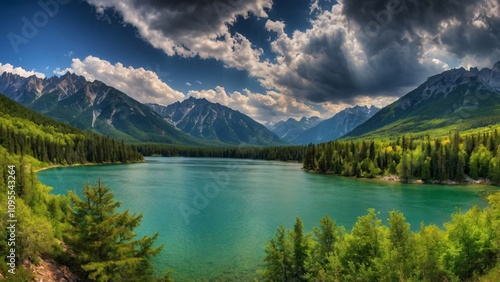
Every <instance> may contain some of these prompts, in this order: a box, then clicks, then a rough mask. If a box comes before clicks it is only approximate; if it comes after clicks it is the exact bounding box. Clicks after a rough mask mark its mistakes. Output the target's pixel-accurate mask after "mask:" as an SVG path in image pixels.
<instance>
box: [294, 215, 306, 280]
mask: <svg viewBox="0 0 500 282" xmlns="http://www.w3.org/2000/svg"><path fill="white" fill-rule="evenodd" d="M291 235H292V236H291V237H292V239H293V277H294V278H295V279H294V280H295V281H304V276H305V274H306V268H305V263H306V259H307V254H308V250H307V248H308V246H307V238H306V236H305V235H304V224H303V223H302V220H301V219H300V217H298V216H297V218H296V222H295V225H294V227H293V233H292V234H291Z"/></svg>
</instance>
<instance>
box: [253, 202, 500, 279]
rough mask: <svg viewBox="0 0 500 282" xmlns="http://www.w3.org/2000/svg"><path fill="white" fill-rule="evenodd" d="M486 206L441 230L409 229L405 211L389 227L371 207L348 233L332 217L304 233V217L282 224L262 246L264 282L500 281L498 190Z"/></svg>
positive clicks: (458, 214) (393, 214)
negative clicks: (284, 225)
mask: <svg viewBox="0 0 500 282" xmlns="http://www.w3.org/2000/svg"><path fill="white" fill-rule="evenodd" d="M488 200H489V206H487V207H486V208H484V209H482V210H481V209H479V208H478V207H477V206H474V207H473V208H471V209H470V210H469V211H467V212H465V213H462V212H456V213H454V214H453V215H452V216H451V221H449V222H447V223H445V224H444V230H443V229H441V228H439V227H438V226H436V225H424V224H423V223H422V224H421V226H420V229H419V230H418V231H416V232H414V231H411V229H410V224H409V223H407V222H406V219H405V217H404V215H403V214H401V213H400V212H398V211H391V212H390V213H389V218H388V219H387V223H388V225H385V224H382V220H381V219H380V214H379V213H377V212H376V211H375V210H373V209H369V210H368V214H366V215H364V216H359V217H358V220H357V222H356V223H355V224H354V226H353V227H352V229H351V230H350V232H347V231H346V229H345V228H344V227H343V226H337V224H336V223H335V221H332V219H331V218H330V217H328V216H325V217H324V218H322V219H321V221H320V225H319V228H318V227H315V228H313V231H312V232H311V233H305V232H304V225H303V223H302V221H301V219H300V218H299V217H297V219H296V223H295V225H294V227H293V229H291V230H286V229H285V228H284V227H283V226H279V227H278V230H277V231H276V233H275V235H274V237H273V238H272V239H271V240H270V241H268V242H267V244H266V245H265V252H266V255H265V258H264V261H263V263H264V266H265V268H264V269H262V270H261V271H259V273H260V275H261V276H262V278H263V279H264V280H265V281H498V277H499V276H498V275H499V272H500V265H499V264H498V262H499V254H500V193H496V194H491V195H490V196H489V197H488Z"/></svg>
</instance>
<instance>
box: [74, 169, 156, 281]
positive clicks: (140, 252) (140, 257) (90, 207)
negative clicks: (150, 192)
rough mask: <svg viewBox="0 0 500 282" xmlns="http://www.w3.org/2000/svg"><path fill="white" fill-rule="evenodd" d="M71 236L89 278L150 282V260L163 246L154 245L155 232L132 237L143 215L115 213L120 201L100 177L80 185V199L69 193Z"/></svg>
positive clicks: (152, 271) (151, 267) (152, 272)
mask: <svg viewBox="0 0 500 282" xmlns="http://www.w3.org/2000/svg"><path fill="white" fill-rule="evenodd" d="M70 197H71V202H72V205H73V208H72V218H71V220H70V222H71V225H72V229H73V230H72V232H71V233H70V234H72V236H71V237H70V238H68V241H69V242H70V245H71V247H72V248H73V250H74V251H75V253H76V256H77V260H78V261H79V262H80V263H81V266H82V269H83V270H84V271H85V272H86V273H87V275H88V278H89V279H91V280H96V281H151V280H152V279H153V278H154V269H153V265H152V264H151V259H152V258H153V257H155V256H156V255H157V254H158V253H159V252H160V251H161V249H162V247H163V246H160V247H153V244H154V242H155V240H156V239H157V238H158V234H155V235H154V236H153V237H144V238H142V239H135V236H136V234H135V233H134V232H133V230H134V229H135V228H136V227H138V226H139V224H140V222H141V219H142V215H136V214H130V213H129V211H128V210H127V211H125V212H122V213H120V212H117V211H115V210H116V209H117V208H119V207H120V202H118V201H115V200H114V199H113V197H114V195H113V194H112V193H111V192H110V190H109V188H107V187H106V186H105V185H104V184H103V183H102V182H101V179H99V181H98V182H97V183H96V184H95V185H94V186H90V184H86V185H85V186H84V187H83V200H82V199H80V198H79V197H78V196H77V195H76V194H74V193H71V192H70Z"/></svg>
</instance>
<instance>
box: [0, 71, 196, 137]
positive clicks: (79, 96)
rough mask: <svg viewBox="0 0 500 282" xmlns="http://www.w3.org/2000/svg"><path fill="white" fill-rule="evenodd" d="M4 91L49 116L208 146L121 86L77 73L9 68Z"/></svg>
mask: <svg viewBox="0 0 500 282" xmlns="http://www.w3.org/2000/svg"><path fill="white" fill-rule="evenodd" d="M0 92H2V93H5V95H6V96H7V97H9V98H10V99H12V100H14V101H17V102H19V103H21V104H23V105H25V106H27V107H29V108H32V109H33V110H36V111H38V112H40V113H42V114H45V115H47V116H49V117H53V118H56V119H58V120H59V121H63V122H66V123H68V124H70V125H73V126H76V127H78V128H80V129H86V130H91V131H94V132H97V133H101V134H104V135H109V136H111V137H114V138H117V139H122V140H125V141H130V142H138V141H140V142H161V143H169V144H190V145H205V142H204V141H203V140H199V139H197V138H193V137H191V136H188V135H186V134H184V133H182V132H181V131H179V130H177V129H176V128H175V127H173V126H172V125H170V124H169V123H167V122H165V121H164V120H163V118H162V117H161V116H160V115H158V114H157V113H156V112H154V111H153V110H151V109H150V108H149V107H147V106H145V105H144V104H142V103H140V102H139V101H137V100H135V99H133V98H131V97H130V96H128V95H126V94H125V93H123V92H122V91H120V90H118V89H116V88H114V87H111V86H108V85H106V84H105V83H103V82H101V81H98V80H95V81H93V82H90V81H87V80H86V79H85V78H84V77H83V76H78V75H76V74H73V73H69V72H68V73H66V74H64V75H63V76H61V77H57V76H53V77H50V78H38V77H36V76H30V77H27V78H23V77H21V76H19V75H16V74H11V73H6V72H4V73H3V74H2V75H0Z"/></svg>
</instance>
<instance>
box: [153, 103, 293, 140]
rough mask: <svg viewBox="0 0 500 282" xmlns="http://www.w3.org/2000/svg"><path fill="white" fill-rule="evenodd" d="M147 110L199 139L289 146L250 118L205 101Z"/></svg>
mask: <svg viewBox="0 0 500 282" xmlns="http://www.w3.org/2000/svg"><path fill="white" fill-rule="evenodd" d="M148 106H149V107H151V108H152V109H153V110H155V111H156V112H157V113H158V114H160V115H161V116H162V117H163V118H164V119H165V120H166V121H168V122H169V123H171V124H173V125H174V126H175V127H176V128H178V129H180V130H181V131H182V132H184V133H187V134H189V135H191V136H194V137H197V138H200V139H204V140H209V141H213V142H220V143H224V144H230V145H284V144H286V143H285V142H283V141H282V140H281V139H280V138H279V137H278V136H276V135H275V134H274V133H272V132H271V131H270V130H269V129H267V128H266V127H265V126H263V125H262V124H260V123H258V122H256V121H255V120H253V119H251V118H250V117H248V116H247V115H245V114H242V113H241V112H239V111H235V110H232V109H230V108H228V107H226V106H223V105H221V104H218V103H212V102H209V101H208V100H207V99H205V98H201V99H196V98H194V97H190V98H188V99H186V100H184V101H182V102H175V103H173V104H171V105H168V106H162V105H158V104H148Z"/></svg>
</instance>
